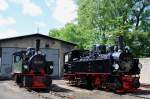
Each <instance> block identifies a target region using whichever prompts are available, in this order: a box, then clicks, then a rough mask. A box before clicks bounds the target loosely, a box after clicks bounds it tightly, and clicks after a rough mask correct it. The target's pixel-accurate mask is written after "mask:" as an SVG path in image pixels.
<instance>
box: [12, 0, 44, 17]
mask: <svg viewBox="0 0 150 99" xmlns="http://www.w3.org/2000/svg"><path fill="white" fill-rule="evenodd" d="M10 1H12V2H14V3H16V4H19V5H21V6H22V7H23V14H25V15H30V16H40V15H42V9H41V8H40V6H38V5H36V4H35V3H34V2H32V1H31V0H10Z"/></svg>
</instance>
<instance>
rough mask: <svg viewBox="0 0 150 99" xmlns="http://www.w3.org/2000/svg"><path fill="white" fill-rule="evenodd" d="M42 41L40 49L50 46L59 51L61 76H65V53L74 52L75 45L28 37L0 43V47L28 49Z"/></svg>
mask: <svg viewBox="0 0 150 99" xmlns="http://www.w3.org/2000/svg"><path fill="white" fill-rule="evenodd" d="M37 39H40V41H41V42H40V48H46V45H49V47H48V48H52V49H59V71H60V73H59V75H60V76H62V75H63V65H64V53H65V52H67V51H69V50H72V49H73V48H74V46H73V45H68V44H65V43H63V42H61V41H57V40H51V39H48V38H44V37H28V38H23V39H16V40H8V41H3V42H0V47H2V48H3V47H12V48H13V47H17V48H27V47H35V46H36V40H37Z"/></svg>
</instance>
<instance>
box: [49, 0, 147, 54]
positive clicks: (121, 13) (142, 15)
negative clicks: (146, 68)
mask: <svg viewBox="0 0 150 99" xmlns="http://www.w3.org/2000/svg"><path fill="white" fill-rule="evenodd" d="M77 4H78V7H79V8H78V19H77V21H78V24H76V25H75V24H73V23H69V24H67V25H66V26H65V27H64V28H62V29H55V30H51V31H50V36H54V37H57V38H60V39H63V40H67V41H71V42H74V43H77V44H78V47H79V48H89V47H91V45H92V44H94V43H99V44H108V45H109V44H113V43H114V39H115V37H116V36H118V35H123V36H124V38H125V41H126V45H129V46H130V47H131V49H132V50H133V52H134V53H135V54H138V55H139V56H141V57H142V56H150V39H149V38H150V0H77Z"/></svg>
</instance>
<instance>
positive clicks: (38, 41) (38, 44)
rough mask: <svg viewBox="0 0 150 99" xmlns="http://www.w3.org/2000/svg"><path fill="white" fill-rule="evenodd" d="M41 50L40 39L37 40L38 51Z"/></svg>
mask: <svg viewBox="0 0 150 99" xmlns="http://www.w3.org/2000/svg"><path fill="white" fill-rule="evenodd" d="M39 49H40V39H37V40H36V51H39Z"/></svg>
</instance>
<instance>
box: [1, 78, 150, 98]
mask: <svg viewBox="0 0 150 99" xmlns="http://www.w3.org/2000/svg"><path fill="white" fill-rule="evenodd" d="M140 89H141V91H139V92H137V93H134V94H132V93H126V94H123V95H119V94H115V93H112V92H106V91H101V90H86V89H81V88H78V87H72V86H68V85H66V83H65V81H64V80H54V81H53V87H52V90H51V91H50V92H47V91H27V90H26V89H25V88H19V87H18V86H17V85H16V84H15V83H14V82H13V81H0V99H120V98H122V99H150V88H142V87H141V88H140Z"/></svg>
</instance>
